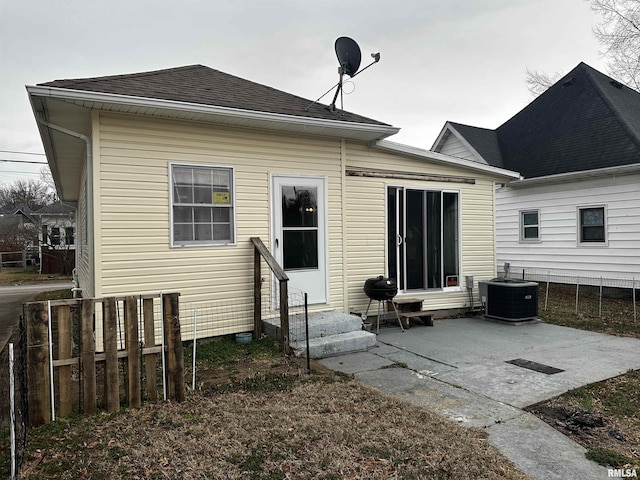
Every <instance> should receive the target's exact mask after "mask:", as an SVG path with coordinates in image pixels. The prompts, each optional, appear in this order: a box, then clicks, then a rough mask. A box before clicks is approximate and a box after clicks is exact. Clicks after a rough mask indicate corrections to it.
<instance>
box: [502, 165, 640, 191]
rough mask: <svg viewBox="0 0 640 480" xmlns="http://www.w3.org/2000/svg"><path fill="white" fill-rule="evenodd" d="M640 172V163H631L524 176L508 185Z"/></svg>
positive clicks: (558, 181)
mask: <svg viewBox="0 0 640 480" xmlns="http://www.w3.org/2000/svg"><path fill="white" fill-rule="evenodd" d="M639 172H640V163H634V164H631V165H621V166H618V167H609V168H597V169H593V170H584V171H581V172H567V173H559V174H557V175H547V176H544V177H535V178H524V179H522V180H516V181H512V182H509V183H508V184H507V185H506V186H507V187H509V188H526V187H536V186H540V185H554V184H557V183H567V182H573V181H580V180H590V179H596V178H604V177H616V176H620V175H628V174H632V173H639Z"/></svg>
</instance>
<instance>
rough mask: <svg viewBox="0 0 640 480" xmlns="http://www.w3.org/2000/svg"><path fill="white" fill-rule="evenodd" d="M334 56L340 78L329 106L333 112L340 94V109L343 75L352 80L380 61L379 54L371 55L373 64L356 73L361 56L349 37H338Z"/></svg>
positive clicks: (354, 42)
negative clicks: (336, 60) (336, 59)
mask: <svg viewBox="0 0 640 480" xmlns="http://www.w3.org/2000/svg"><path fill="white" fill-rule="evenodd" d="M335 49H336V56H337V57H338V63H339V64H340V66H339V67H338V75H339V76H340V78H339V80H338V85H337V86H338V88H336V93H335V95H334V96H333V101H332V102H331V105H330V106H329V110H331V111H332V112H335V110H336V100H337V99H338V94H340V108H341V109H342V81H343V78H344V76H345V75H349V77H351V78H353V77H355V76H356V75H357V74H358V73H361V72H364V71H365V70H366V69H367V68H369V67H370V66H371V65H373V64H374V63H378V62H379V61H380V54H379V53H372V54H371V56H372V57H373V62H371V63H370V64H369V65H367V66H366V67H365V68H363V69H362V70H360V71H358V69H359V68H360V61H361V59H362V55H361V53H360V47H359V46H358V44H357V43H356V41H355V40H353V39H351V38H349V37H339V38H338V39H337V40H336V43H335Z"/></svg>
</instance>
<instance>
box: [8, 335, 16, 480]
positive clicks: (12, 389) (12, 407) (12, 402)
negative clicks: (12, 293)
mask: <svg viewBox="0 0 640 480" xmlns="http://www.w3.org/2000/svg"><path fill="white" fill-rule="evenodd" d="M13 364H14V362H13V343H10V344H9V416H10V421H11V426H10V428H11V479H12V480H13V479H14V478H17V477H16V386H15V376H14V373H13V369H14V367H13Z"/></svg>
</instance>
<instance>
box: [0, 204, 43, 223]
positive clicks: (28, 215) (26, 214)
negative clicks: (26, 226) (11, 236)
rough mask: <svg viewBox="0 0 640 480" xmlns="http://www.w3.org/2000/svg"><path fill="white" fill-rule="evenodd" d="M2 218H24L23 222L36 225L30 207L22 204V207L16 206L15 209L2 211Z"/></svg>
mask: <svg viewBox="0 0 640 480" xmlns="http://www.w3.org/2000/svg"><path fill="white" fill-rule="evenodd" d="M0 216H4V217H5V218H7V217H9V216H14V217H15V218H19V217H20V216H21V217H22V221H24V222H26V223H35V219H34V218H33V211H32V210H31V209H30V208H29V206H28V205H26V204H24V203H21V204H20V205H16V206H15V207H13V208H10V209H6V210H0Z"/></svg>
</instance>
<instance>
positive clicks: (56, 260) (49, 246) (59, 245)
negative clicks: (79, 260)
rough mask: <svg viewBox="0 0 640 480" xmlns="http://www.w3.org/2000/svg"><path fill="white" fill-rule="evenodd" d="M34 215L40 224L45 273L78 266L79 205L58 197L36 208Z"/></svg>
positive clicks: (61, 271) (58, 271) (59, 271)
mask: <svg viewBox="0 0 640 480" xmlns="http://www.w3.org/2000/svg"><path fill="white" fill-rule="evenodd" d="M33 216H34V217H35V218H36V219H37V220H38V224H39V226H40V231H39V233H38V240H39V243H40V258H41V260H42V261H41V263H40V268H41V273H47V274H48V273H63V274H67V275H70V274H71V271H72V270H73V268H74V267H75V248H76V242H75V238H76V233H75V230H76V209H75V206H74V205H72V204H69V203H65V202H60V201H58V202H54V203H51V204H49V205H45V206H44V207H42V208H40V209H38V210H36V211H35V212H33Z"/></svg>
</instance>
